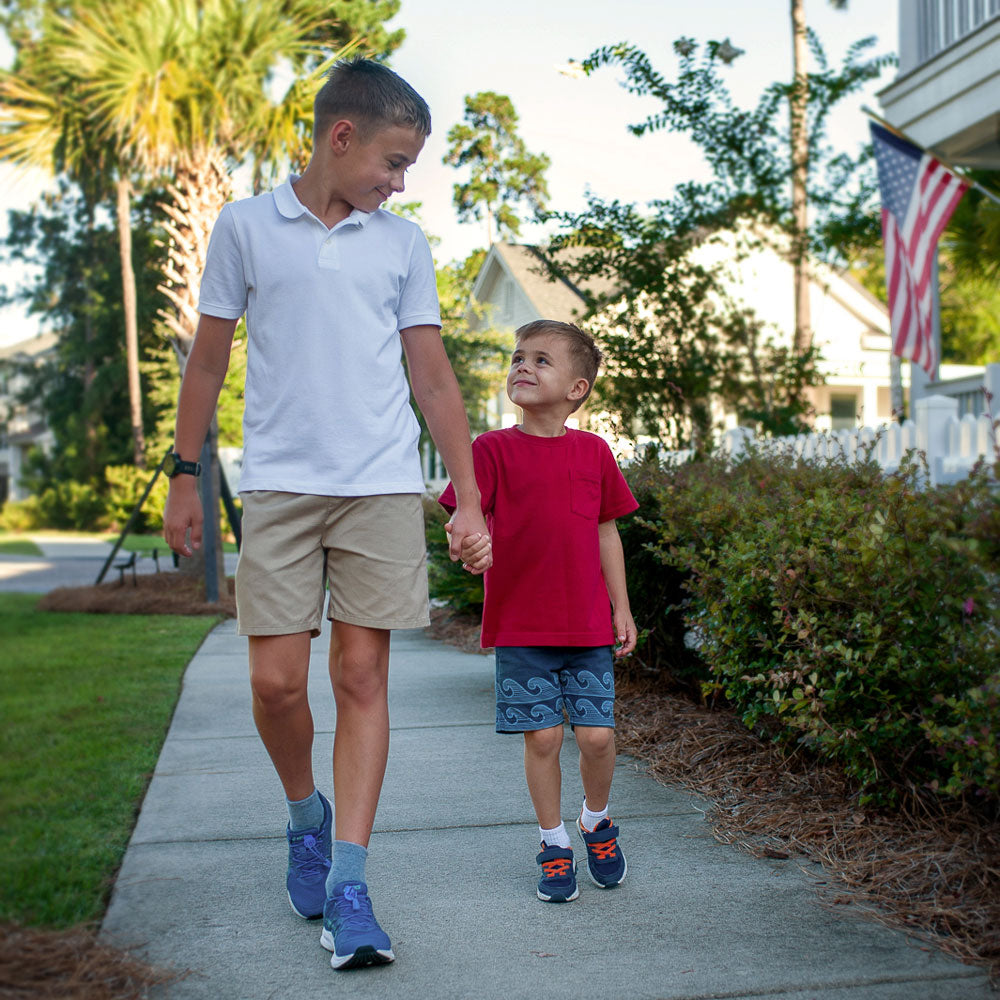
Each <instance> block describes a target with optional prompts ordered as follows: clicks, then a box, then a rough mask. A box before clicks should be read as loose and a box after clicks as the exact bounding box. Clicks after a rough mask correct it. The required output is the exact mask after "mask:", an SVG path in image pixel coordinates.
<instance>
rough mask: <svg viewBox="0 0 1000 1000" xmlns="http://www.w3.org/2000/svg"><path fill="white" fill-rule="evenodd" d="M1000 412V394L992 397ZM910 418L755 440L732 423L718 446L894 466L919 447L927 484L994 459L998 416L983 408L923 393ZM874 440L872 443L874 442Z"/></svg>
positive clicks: (965, 472)
mask: <svg viewBox="0 0 1000 1000" xmlns="http://www.w3.org/2000/svg"><path fill="white" fill-rule="evenodd" d="M993 403H994V407H995V410H994V412H995V413H997V417H998V418H1000V394H998V395H997V396H996V397H995V398H994V401H993ZM913 409H914V419H913V420H905V421H903V423H901V424H883V425H882V426H881V427H859V428H857V429H856V430H842V431H832V432H828V433H811V434H798V435H796V436H794V437H781V438H764V439H761V440H759V441H758V440H756V438H755V435H754V432H753V430H752V429H751V428H749V427H736V428H734V429H733V430H729V431H726V432H725V434H724V436H723V449H724V451H726V452H727V453H728V454H729V455H731V456H733V457H736V456H738V455H740V454H742V453H743V452H744V451H746V450H747V448H748V447H749V446H751V445H756V446H757V447H761V448H763V449H765V450H767V449H772V448H774V449H777V450H779V451H783V452H786V453H791V454H794V455H798V456H801V457H802V458H803V459H806V460H815V461H824V460H830V459H839V458H846V459H847V460H848V461H851V460H854V459H855V458H860V457H864V456H866V455H868V454H869V453H870V454H871V456H872V457H873V458H874V459H875V460H876V461H877V462H878V463H879V465H881V466H882V468H883V469H885V471H886V472H890V473H891V472H894V471H896V470H897V469H898V468H899V466H900V463H901V462H902V461H903V459H904V457H905V456H906V455H907V454H908V453H913V452H919V453H920V454H921V455H922V457H923V458H924V459H926V462H927V470H928V474H929V477H930V483H931V485H932V486H936V485H938V484H941V483H954V482H957V481H958V480H960V479H964V478H965V477H966V476H968V475H969V473H970V472H971V470H972V467H973V466H974V465H975V464H976V463H977V462H978V461H979V460H980V459H983V458H985V459H989V460H993V459H998V458H1000V450H998V442H997V421H996V419H995V418H994V417H993V416H991V415H990V412H989V408H988V409H987V412H986V413H984V414H981V415H980V416H978V417H977V416H974V415H973V414H971V413H967V414H966V415H965V416H963V417H959V415H958V411H959V401H958V400H957V399H955V398H953V397H948V396H927V397H925V398H924V399H918V400H917V401H916V403H915V404H914V407H913ZM873 443H874V445H873Z"/></svg>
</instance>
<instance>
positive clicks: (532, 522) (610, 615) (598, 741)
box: [440, 320, 638, 903]
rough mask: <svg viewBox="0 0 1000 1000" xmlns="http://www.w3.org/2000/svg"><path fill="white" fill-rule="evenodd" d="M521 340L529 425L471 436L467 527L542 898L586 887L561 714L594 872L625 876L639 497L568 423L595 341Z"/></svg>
mask: <svg viewBox="0 0 1000 1000" xmlns="http://www.w3.org/2000/svg"><path fill="white" fill-rule="evenodd" d="M515 338H516V346H515V348H514V353H513V355H512V357H511V364H510V370H509V372H508V374H507V395H508V397H509V398H510V400H511V402H512V403H514V404H516V405H517V406H519V407H520V408H521V412H522V422H521V424H520V425H519V426H517V427H510V428H506V429H504V430H499V431H490V432H488V433H486V434H481V435H480V436H479V437H477V438H476V440H475V441H474V442H473V445H472V453H473V459H474V461H475V469H476V479H477V482H478V484H479V491H480V494H481V497H482V508H483V513H484V514H485V515H486V525H487V529H488V531H489V535H488V536H483V537H482V538H477V537H476V536H467V539H466V541H465V543H464V544H463V547H462V559H463V562H464V563H465V565H466V567H467V568H471V569H472V570H473V571H479V570H482V569H485V570H486V575H485V583H486V592H485V603H484V606H483V627H482V644H483V646H484V647H487V646H495V647H496V700H497V715H496V728H497V732H498V733H523V734H524V771H525V777H526V778H527V783H528V791H529V793H530V794H531V801H532V803H533V805H534V807H535V814H536V816H537V817H538V828H539V837H540V840H541V851H540V852H539V854H538V856H537V858H536V861H537V862H538V865H539V866H540V868H541V877H540V878H539V881H538V889H537V894H538V898H539V899H541V900H544V901H545V902H550V903H564V902H568V901H569V900H572V899H576V897H577V896H578V895H579V890H578V888H577V884H576V862H575V861H574V859H573V850H572V848H571V847H570V839H569V835H568V833H567V832H566V827H565V825H564V824H563V822H562V818H561V803H560V793H561V772H560V767H559V750H560V748H561V746H562V739H563V710H564V709H565V711H566V714H567V715H568V717H569V721H570V723H571V724H572V726H573V730H574V733H575V736H576V742H577V746H578V747H579V750H580V776H581V777H582V779H583V789H584V792H585V798H584V800H583V808H582V810H581V812H580V815H579V817H578V818H577V821H576V826H577V829H578V830H579V832H580V836H581V837H582V838H583V842H584V845H585V847H586V851H587V867H588V869H589V872H590V878H591V880H592V881H593V882H594V884H595V885H597V886H598V887H600V888H602V889H608V888H611V887H612V886H615V885H618V884H619V883H620V882H621V881H622V880H623V879H624V878H625V874H626V872H627V871H628V866H627V865H626V863H625V855H624V854H623V853H622V849H621V845H620V844H619V843H618V827H617V826H616V825H614V824H613V823H612V821H611V819H610V817H609V816H608V797H609V795H610V791H611V778H612V774H613V772H614V766H615V736H614V714H613V708H614V696H615V687H614V655H617V656H619V657H621V656H625V655H627V654H628V653H630V652H632V650H633V649H634V648H635V642H636V630H635V622H634V621H633V620H632V615H631V612H630V611H629V603H628V593H627V591H626V586H625V561H624V557H623V554H622V545H621V540H620V538H619V537H618V529H617V527H616V526H615V518H617V517H621V516H622V515H624V514H629V513H631V512H632V511H634V510H635V509H636V507H637V506H638V504H637V503H636V502H635V499H634V498H633V496H632V494H631V492H630V491H629V488H628V486H626V484H625V480H624V478H623V477H622V474H621V472H620V471H619V469H618V466H617V465H616V463H615V460H614V458H613V456H612V454H611V450H610V449H609V448H608V446H607V444H605V442H604V441H603V440H602V439H601V438H599V437H598V436H597V435H596V434H588V433H586V432H583V431H577V430H571V429H569V428H567V427H566V426H565V424H566V418H567V417H568V416H569V415H570V414H571V413H572V412H573V411H574V410H576V409H577V408H578V407H579V406H580V405H581V404H582V403H583V401H584V400H585V399H586V398H587V396H588V395H589V393H590V390H591V388H592V386H593V384H594V379H595V378H596V376H597V370H598V368H599V366H600V362H601V354H600V351H599V350H598V348H597V346H596V345H595V343H594V341H593V339H592V338H591V337H590V336H589V335H587V334H586V333H584V332H583V331H582V330H580V329H578V328H577V327H576V326H573V325H572V324H570V323H558V322H555V321H552V320H538V321H537V322H534V323H529V324H527V325H526V326H522V327H521V328H520V329H519V330H517V331H516V333H515ZM455 501H456V497H455V492H454V489H453V487H452V486H451V485H449V486H448V488H447V489H446V490H445V492H444V493H443V494H442V496H441V499H440V502H441V504H442V505H443V506H444V507H445V508H446V509H447V510H449V511H452V510H454V509H455ZM449 529H450V531H451V535H452V538H453V539H454V527H453V526H451V525H449ZM491 539H492V545H491ZM491 554H492V559H493V564H492V567H491V568H488V569H487V568H486V567H487V561H488V560H489V559H490V558H491ZM616 642H617V647H615V645H614V644H615V643H616Z"/></svg>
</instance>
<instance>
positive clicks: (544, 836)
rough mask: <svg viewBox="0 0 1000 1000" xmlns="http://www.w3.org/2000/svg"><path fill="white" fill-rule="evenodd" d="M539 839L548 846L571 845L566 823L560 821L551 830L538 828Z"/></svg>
mask: <svg viewBox="0 0 1000 1000" xmlns="http://www.w3.org/2000/svg"><path fill="white" fill-rule="evenodd" d="M538 839H539V840H541V842H542V843H543V844H545V845H546V846H547V847H569V834H568V833H567V832H566V824H565V823H560V824H559V825H558V826H556V827H553V828H552V829H551V830H544V829H542V827H539V828H538Z"/></svg>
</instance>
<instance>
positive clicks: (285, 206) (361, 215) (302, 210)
mask: <svg viewBox="0 0 1000 1000" xmlns="http://www.w3.org/2000/svg"><path fill="white" fill-rule="evenodd" d="M298 179H299V175H298V174H290V175H289V177H288V180H286V181H285V182H284V184H281V185H279V186H278V187H276V188H275V189H274V191H273V194H274V204H275V207H276V208H277V209H278V211H279V212H280V213H281V214H282V215H283V216H284V217H285V218H286V219H297V218H299V216H302V215H305V214H306V213H307V211H308V210H307V209H306V207H305V205H303V204H302V202H301V201H299V199H298V195H296V193H295V189H294V188H293V187H292V184H294V183H295V181H297V180H298ZM310 214H311V213H310ZM374 214H375V213H374V212H362V211H361V210H360V209H357V208H355V209H353V210H352V211H351V214H350V215H349V216H347V218H346V219H342V220H341V221H340V222H338V223H337V225H336V226H334V227H333V228H334V229H336V228H338V227H339V226H349V225H354V226H361V227H364V226H367V225H368V220H369V219H371V217H372V216H373V215H374Z"/></svg>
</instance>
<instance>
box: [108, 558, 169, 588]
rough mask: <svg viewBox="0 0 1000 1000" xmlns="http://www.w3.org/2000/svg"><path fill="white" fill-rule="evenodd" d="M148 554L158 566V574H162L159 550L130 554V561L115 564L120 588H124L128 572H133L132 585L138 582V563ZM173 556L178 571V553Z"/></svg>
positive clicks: (124, 560) (123, 560) (125, 560)
mask: <svg viewBox="0 0 1000 1000" xmlns="http://www.w3.org/2000/svg"><path fill="white" fill-rule="evenodd" d="M146 554H148V555H149V556H150V558H152V560H153V563H154V564H155V565H156V572H157V573H159V572H160V550H159V549H150V550H149V552H148V553H141V552H130V553H129V556H128V559H122V560H121V561H120V562H116V563H115V564H114V569H116V570H118V586H119V587H121V586H124V584H125V573H126V571H127V570H132V583H135V582H136V579H135V567H136V563H137V562H138V561H139V559H141V558H142V556H143V555H146ZM171 555H172V556H173V559H174V569H177V564H178V563H179V561H180V560H179V559H178V558H177V553H176V552H171Z"/></svg>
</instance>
